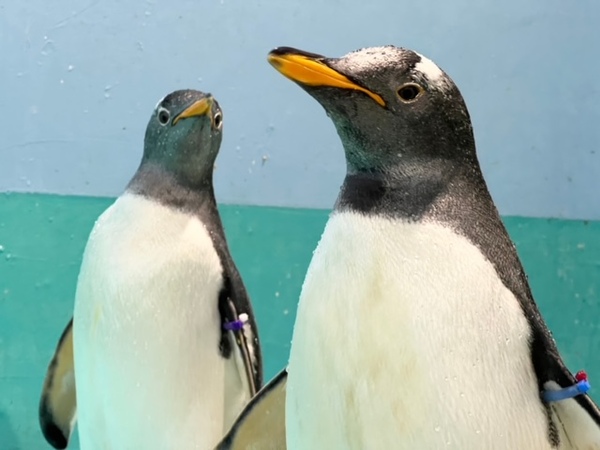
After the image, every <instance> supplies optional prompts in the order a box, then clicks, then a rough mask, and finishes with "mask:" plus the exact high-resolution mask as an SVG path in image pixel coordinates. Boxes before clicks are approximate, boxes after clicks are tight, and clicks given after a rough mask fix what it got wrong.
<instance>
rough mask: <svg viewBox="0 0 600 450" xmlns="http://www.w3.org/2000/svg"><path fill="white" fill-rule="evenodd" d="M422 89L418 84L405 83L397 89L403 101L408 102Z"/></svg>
mask: <svg viewBox="0 0 600 450" xmlns="http://www.w3.org/2000/svg"><path fill="white" fill-rule="evenodd" d="M422 91H423V88H421V86H419V85H418V84H406V85H404V86H402V87H401V88H400V89H398V96H399V97H400V99H401V100H402V101H404V102H410V101H412V100H414V99H415V98H417V97H418V96H419V94H420V93H421V92H422Z"/></svg>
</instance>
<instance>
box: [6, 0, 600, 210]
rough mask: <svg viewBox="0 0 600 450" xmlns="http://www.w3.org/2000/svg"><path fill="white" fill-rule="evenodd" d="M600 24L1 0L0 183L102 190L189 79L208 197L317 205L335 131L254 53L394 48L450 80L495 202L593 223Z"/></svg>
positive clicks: (510, 3) (410, 10) (329, 178)
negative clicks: (213, 114)
mask: <svg viewBox="0 0 600 450" xmlns="http://www.w3.org/2000/svg"><path fill="white" fill-rule="evenodd" d="M599 19H600V2H598V1H596V0H580V1H578V2H577V5H576V7H574V6H571V5H567V4H565V2H564V1H560V0H530V1H528V2H522V1H518V0H507V1H504V2H497V1H494V0H481V1H478V2H468V1H465V0H460V1H453V2H448V1H441V0H439V1H434V0H423V1H419V2H413V3H408V2H400V1H394V0H379V1H376V2H375V1H373V2H370V1H358V0H352V1H341V0H332V1H327V2H325V1H321V0H285V1H283V0H253V1H247V0H244V1H242V0H218V1H217V0H205V1H202V2H200V1H192V0H187V1H184V0H180V1H171V2H157V1H155V0H147V1H144V2H118V1H116V0H106V1H99V0H88V1H85V2H82V1H76V0H60V1H57V2H53V4H52V6H51V7H50V6H48V3H47V2H44V1H41V0H31V1H27V2H17V1H14V0H13V1H8V0H0V54H1V55H2V63H1V70H0V85H1V86H3V89H2V93H1V94H0V95H1V96H0V103H1V105H2V108H0V123H2V139H1V140H0V167H1V168H2V171H1V173H2V175H1V176H0V191H2V190H12V191H34V192H52V193H61V194H76V195H82V194H84V195H109V196H113V195H117V194H118V193H119V192H120V191H121V189H122V188H123V186H124V185H125V183H126V182H127V181H128V179H129V178H130V176H131V175H132V173H133V171H134V170H135V169H136V167H137V164H138V161H139V158H140V156H141V150H142V148H141V145H142V144H141V143H142V137H143V132H144V128H145V126H146V122H147V120H148V118H149V115H150V113H151V111H152V108H153V107H154V105H155V104H156V102H157V100H158V99H159V98H161V97H162V96H163V95H165V94H166V93H168V92H170V91H171V90H174V89H178V88H185V87H193V88H199V89H202V90H207V91H211V92H213V93H214V94H215V96H216V97H217V99H218V100H219V101H220V103H221V104H222V106H223V108H224V110H225V127H226V130H225V139H224V145H223V150H222V154H221V155H220V157H219V159H218V171H217V174H216V188H217V192H218V195H219V199H220V201H222V202H225V203H238V204H257V205H285V206H299V207H323V208H328V207H330V205H331V204H332V202H333V199H334V197H335V195H336V192H337V188H338V187H339V184H340V182H341V180H342V177H343V170H344V164H343V157H342V152H341V149H340V145H339V143H338V139H337V136H336V133H335V130H334V128H333V126H332V125H331V123H330V122H329V120H328V119H327V118H326V116H325V114H324V113H323V111H322V110H321V108H320V106H319V105H318V104H316V102H314V100H312V99H311V98H309V97H308V96H307V95H306V94H304V93H303V92H302V91H301V90H300V89H299V88H298V87H296V86H294V85H293V84H292V83H291V82H289V81H287V80H285V79H284V78H283V77H281V75H279V74H277V73H276V72H275V71H274V70H273V69H272V68H271V67H270V66H269V65H268V64H267V62H266V60H265V56H266V53H267V52H268V51H269V50H270V49H271V48H272V47H274V46H278V45H291V46H296V47H300V48H304V49H307V50H311V51H315V52H319V53H324V54H327V55H331V56H340V55H342V54H344V53H346V52H348V51H351V50H353V49H356V48H359V47H363V46H370V45H381V44H387V43H393V44H396V45H402V46H407V47H410V48H414V49H415V50H417V51H420V52H421V53H424V54H426V55H428V56H429V57H431V58H432V59H434V60H435V61H436V62H438V63H439V65H440V66H441V67H443V68H444V69H445V70H446V71H447V72H448V73H449V74H450V75H451V76H452V77H453V78H454V79H455V81H456V82H457V83H458V85H459V87H460V88H461V90H462V91H463V93H464V95H465V97H466V100H467V103H468V105H469V107H470V110H471V113H472V117H473V122H474V126H475V130H476V138H477V141H478V144H479V154H480V158H481V161H482V165H483V168H484V171H485V174H486V176H487V179H488V180H489V184H490V188H491V191H492V194H493V195H494V197H495V198H496V200H497V202H498V205H499V208H500V210H501V212H502V213H503V214H509V215H525V216H544V217H566V218H583V219H598V218H600V202H597V201H595V198H596V195H597V194H596V193H597V192H598V190H599V188H600V177H598V176H597V174H598V173H599V172H600V156H599V155H598V154H597V151H598V150H599V149H598V142H600V127H598V123H600V107H599V106H598V105H599V104H600V93H599V86H600V81H599V80H598V75H597V74H598V69H599V68H600V62H599V59H598V58H597V54H598V52H597V43H598V42H600V28H598V27H597V23H598V20H599Z"/></svg>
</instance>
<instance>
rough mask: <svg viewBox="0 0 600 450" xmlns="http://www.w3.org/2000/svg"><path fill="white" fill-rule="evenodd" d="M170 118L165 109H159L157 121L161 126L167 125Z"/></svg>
mask: <svg viewBox="0 0 600 450" xmlns="http://www.w3.org/2000/svg"><path fill="white" fill-rule="evenodd" d="M170 118H171V114H169V111H167V110H166V109H165V108H161V109H160V111H158V121H159V122H160V124H161V125H166V124H167V123H169V119H170Z"/></svg>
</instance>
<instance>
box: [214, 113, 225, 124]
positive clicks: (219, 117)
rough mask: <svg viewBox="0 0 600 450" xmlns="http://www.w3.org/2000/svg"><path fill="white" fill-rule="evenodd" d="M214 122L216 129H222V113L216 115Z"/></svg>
mask: <svg viewBox="0 0 600 450" xmlns="http://www.w3.org/2000/svg"><path fill="white" fill-rule="evenodd" d="M213 120H214V121H215V127H216V128H221V125H222V124H223V116H222V115H221V113H220V112H218V113H216V114H215V117H214V119H213Z"/></svg>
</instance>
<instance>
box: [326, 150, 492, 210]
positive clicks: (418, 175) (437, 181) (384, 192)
mask: <svg viewBox="0 0 600 450" xmlns="http://www.w3.org/2000/svg"><path fill="white" fill-rule="evenodd" d="M464 167H465V166H464V164H462V162H459V161H453V160H448V159H443V158H438V159H434V158H428V159H426V160H424V159H419V158H412V159H405V160H403V161H401V162H398V163H396V164H390V165H388V166H386V167H384V168H379V169H372V170H364V169H363V170H356V169H354V168H352V167H351V166H349V167H348V171H347V174H346V177H345V179H344V183H343V185H342V188H341V191H340V195H339V197H338V199H337V202H336V205H335V209H336V210H353V211H357V212H363V213H369V214H379V215H383V216H389V217H402V218H406V219H409V220H418V219H420V218H421V217H422V216H423V215H425V214H426V213H427V211H429V210H430V209H431V208H432V207H433V206H434V205H435V204H436V203H438V202H439V201H440V199H441V198H442V197H444V196H446V195H452V192H451V191H452V190H453V187H454V186H455V184H456V180H458V179H466V180H468V181H472V182H474V183H475V184H481V183H483V178H482V177H481V176H479V177H477V173H479V174H480V172H477V171H471V172H470V173H466V171H465V168H464Z"/></svg>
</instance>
